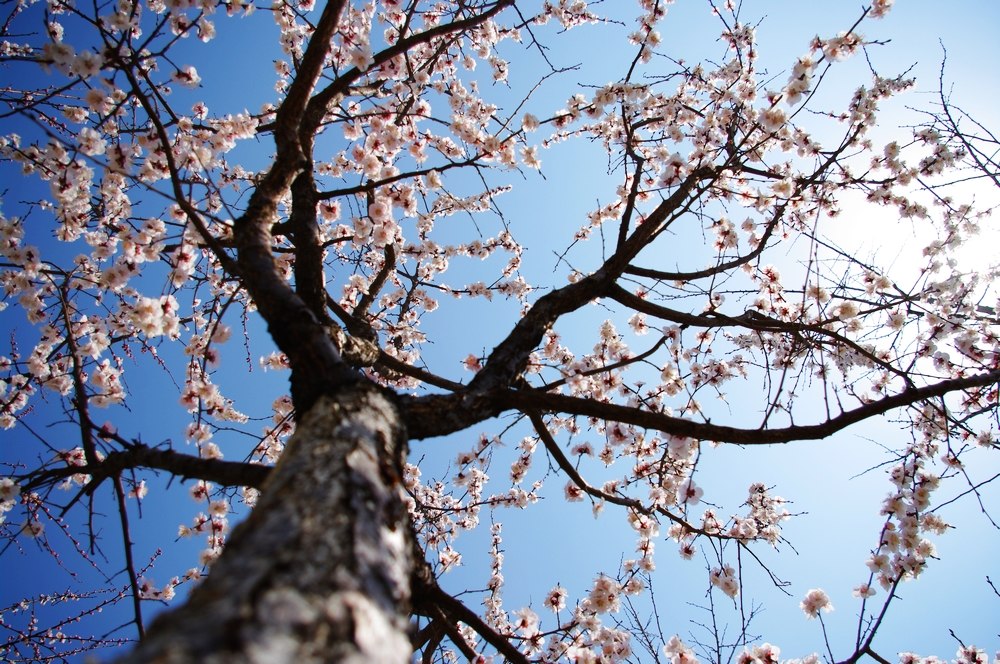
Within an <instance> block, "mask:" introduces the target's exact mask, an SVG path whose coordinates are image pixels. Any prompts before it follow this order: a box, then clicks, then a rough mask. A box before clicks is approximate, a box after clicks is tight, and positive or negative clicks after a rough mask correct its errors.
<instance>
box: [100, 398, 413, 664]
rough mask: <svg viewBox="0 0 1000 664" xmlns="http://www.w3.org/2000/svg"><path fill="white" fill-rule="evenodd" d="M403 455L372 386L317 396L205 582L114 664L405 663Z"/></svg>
mask: <svg viewBox="0 0 1000 664" xmlns="http://www.w3.org/2000/svg"><path fill="white" fill-rule="evenodd" d="M405 445H406V436H405V431H404V427H403V426H402V424H401V420H400V418H399V413H398V411H397V409H396V407H395V405H394V403H393V402H392V401H391V398H390V397H388V396H387V395H386V394H384V393H383V392H382V391H380V390H379V389H378V388H376V387H374V386H372V385H370V384H364V383H361V384H357V385H352V386H349V387H345V388H344V389H343V390H341V391H339V392H338V393H337V394H336V396H335V397H330V396H324V397H321V398H320V399H319V400H318V401H317V402H316V403H315V404H314V405H313V406H312V407H311V408H310V409H309V411H308V412H307V413H306V414H305V415H304V416H303V417H302V418H301V421H300V422H299V423H298V428H297V430H296V432H295V434H294V435H293V436H292V438H291V440H290V441H289V444H288V447H287V448H286V449H285V451H284V453H283V455H282V457H281V460H280V462H279V463H278V465H277V467H276V468H275V470H274V472H273V474H272V476H271V478H269V480H268V481H267V483H266V484H265V485H264V487H263V490H262V492H261V497H260V500H259V501H258V504H257V506H256V507H255V508H254V510H253V512H252V513H251V514H250V516H249V517H248V518H247V520H246V521H245V522H244V523H242V524H240V525H239V526H238V527H237V528H236V529H234V531H233V533H232V537H231V538H230V539H229V542H228V543H227V544H226V548H225V550H224V552H223V554H222V556H221V557H220V558H219V560H218V561H217V562H216V563H215V564H214V565H213V566H212V569H211V573H210V575H209V576H208V578H207V579H206V580H205V581H204V583H202V584H201V585H200V586H198V587H197V588H195V589H194V590H193V591H192V593H191V596H190V598H189V599H188V600H187V602H186V603H185V604H184V605H183V606H181V607H179V608H177V609H175V610H173V611H170V612H169V613H166V614H164V615H162V616H160V617H159V618H158V619H157V620H155V621H154V622H153V624H152V626H151V627H150V629H149V632H148V633H147V635H146V638H145V639H144V640H143V641H142V642H141V643H140V644H139V645H138V647H137V648H136V649H135V650H134V651H133V652H132V653H130V654H129V655H128V656H126V657H125V658H123V659H122V660H120V661H122V662H137V663H138V662H154V661H155V662H189V661H199V662H261V663H262V664H263V663H264V662H267V663H268V664H275V663H278V662H296V663H303V662H319V661H324V662H331V661H337V662H406V661H408V659H409V656H410V653H411V647H410V643H409V640H408V638H407V636H406V627H407V618H408V614H409V605H410V575H411V570H412V568H413V559H412V555H411V546H410V537H411V533H410V530H409V517H408V515H407V512H406V508H405V506H404V503H403V501H402V495H401V488H400V486H401V485H400V476H401V475H400V470H401V466H400V464H401V460H402V458H403V455H404V454H405Z"/></svg>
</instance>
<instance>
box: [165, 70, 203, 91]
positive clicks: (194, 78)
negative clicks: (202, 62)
mask: <svg viewBox="0 0 1000 664" xmlns="http://www.w3.org/2000/svg"><path fill="white" fill-rule="evenodd" d="M171 78H172V79H174V80H175V81H177V82H178V83H180V84H181V85H183V86H185V87H189V88H196V87H198V85H199V84H200V83H201V76H199V75H198V70H197V69H195V68H194V67H192V66H191V65H187V66H185V67H183V68H181V69H178V70H177V71H175V72H174V73H173V75H172V76H171Z"/></svg>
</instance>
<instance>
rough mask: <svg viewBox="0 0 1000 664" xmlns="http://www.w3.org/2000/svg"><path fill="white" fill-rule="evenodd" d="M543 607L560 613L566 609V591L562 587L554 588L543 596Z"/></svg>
mask: <svg viewBox="0 0 1000 664" xmlns="http://www.w3.org/2000/svg"><path fill="white" fill-rule="evenodd" d="M544 604H545V606H547V607H549V608H550V609H552V610H553V611H562V610H563V609H565V608H566V589H565V588H563V587H562V586H556V587H555V588H553V589H552V590H550V591H549V593H548V595H546V596H545V601H544Z"/></svg>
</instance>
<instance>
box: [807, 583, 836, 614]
mask: <svg viewBox="0 0 1000 664" xmlns="http://www.w3.org/2000/svg"><path fill="white" fill-rule="evenodd" d="M799 608H801V609H802V611H803V612H804V613H805V614H806V617H807V618H810V619H811V618H815V617H816V616H818V615H819V612H820V609H822V610H823V611H825V612H827V613H829V612H830V611H833V604H831V603H830V598H829V596H827V594H826V593H825V592H823V591H822V590H820V589H819V588H813V589H812V590H810V591H809V592H807V593H806V596H805V598H804V599H803V600H802V601H801V602H800V603H799Z"/></svg>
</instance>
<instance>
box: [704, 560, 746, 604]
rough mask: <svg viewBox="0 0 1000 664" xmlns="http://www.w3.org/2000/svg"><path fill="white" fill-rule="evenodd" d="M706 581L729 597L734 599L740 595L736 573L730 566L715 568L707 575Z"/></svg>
mask: <svg viewBox="0 0 1000 664" xmlns="http://www.w3.org/2000/svg"><path fill="white" fill-rule="evenodd" d="M708 579H709V581H711V583H712V585H713V586H715V587H716V588H718V589H719V590H721V591H722V592H723V593H725V594H726V595H728V596H729V597H734V598H735V597H736V596H737V595H739V594H740V584H739V581H738V580H737V579H736V571H735V570H734V569H733V567H732V565H723V566H722V567H716V568H715V569H713V570H712V571H711V573H710V574H709V575H708Z"/></svg>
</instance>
